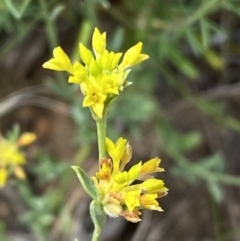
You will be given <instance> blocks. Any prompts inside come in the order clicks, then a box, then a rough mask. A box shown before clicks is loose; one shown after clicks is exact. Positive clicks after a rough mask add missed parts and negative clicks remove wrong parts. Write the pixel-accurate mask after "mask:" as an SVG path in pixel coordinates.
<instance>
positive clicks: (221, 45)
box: [0, 0, 240, 241]
mask: <svg viewBox="0 0 240 241" xmlns="http://www.w3.org/2000/svg"><path fill="white" fill-rule="evenodd" d="M239 15H240V2H239V1H238V0H228V1H224V0H202V1H199V0H189V1H186V0H173V1H171V0H163V1H156V0H155V1H153V0H149V1H146V0H132V1H127V0H118V1H117V0H115V1H107V0H105V1H101V0H88V1H87V0H85V1H77V0H72V1H63V0H62V1H61V0H48V1H47V0H38V1H37V0H36V1H33V0H21V1H20V0H19V1H16V0H15V1H14V0H3V1H1V2H0V43H1V44H0V60H1V63H0V71H1V78H0V80H1V81H0V98H1V99H0V121H1V132H3V133H6V132H8V131H9V129H11V126H12V125H13V124H14V123H15V122H18V123H19V124H20V125H21V126H22V128H23V130H27V131H35V132H36V134H37V135H38V136H39V138H38V143H37V144H35V145H33V147H30V148H29V150H27V152H26V153H27V156H28V164H27V165H25V169H26V173H27V179H26V180H25V182H19V181H17V180H11V181H10V182H8V185H7V186H6V187H5V188H3V189H1V190H0V217H1V222H0V240H7V241H13V240H25V241H26V240H31V241H32V240H34V241H35V240H37V241H45V240H74V239H75V238H78V240H81V241H85V240H89V239H90V238H89V237H90V235H91V228H92V227H91V221H90V219H89V218H88V214H87V213H88V210H87V205H86V203H87V202H88V199H87V198H86V197H85V196H84V194H83V192H82V190H81V187H80V186H79V184H78V182H77V180H76V177H75V175H74V173H73V172H72V171H71V170H70V168H69V167H70V166H71V165H73V164H74V165H83V166H84V167H85V168H86V169H87V170H88V172H89V173H93V172H94V171H95V170H96V168H97V161H96V160H95V162H94V158H96V155H95V153H96V150H95V149H96V143H95V142H96V136H95V126H94V123H93V122H92V121H91V118H90V115H89V113H88V111H87V110H86V109H83V108H82V107H81V98H82V96H81V95H80V94H79V90H78V87H77V86H75V85H70V84H68V83H67V77H66V76H65V75H64V74H62V73H59V74H57V75H54V76H53V75H52V73H50V72H48V71H46V70H42V69H41V65H42V63H43V62H44V61H46V60H47V59H49V56H51V55H52V49H53V48H54V47H56V46H59V45H61V47H62V48H63V49H64V50H65V51H66V52H67V53H69V54H70V55H71V56H72V60H74V59H76V56H77V51H78V43H79V42H83V43H84V44H86V45H88V46H90V45H91V39H90V37H91V35H92V31H93V28H94V27H95V26H98V28H99V29H100V30H101V31H107V38H108V46H109V49H112V50H114V51H120V52H121V51H125V50H126V49H127V48H128V47H130V46H132V45H133V44H135V43H137V42H138V41H142V42H143V43H144V45H143V46H144V51H143V52H144V53H146V54H148V55H149V56H150V59H149V60H148V61H146V63H144V64H143V65H142V66H141V67H138V68H137V69H136V70H134V71H133V72H132V73H131V74H130V76H129V80H130V81H132V82H133V85H132V86H130V87H128V89H127V90H126V92H125V93H124V94H123V95H122V96H121V98H120V99H118V100H117V101H116V103H115V106H114V108H112V110H111V118H110V120H109V122H110V124H109V126H108V135H109V136H110V137H111V138H113V139H114V138H116V137H117V136H119V133H121V135H123V136H124V135H126V136H128V137H129V138H128V139H130V140H131V144H132V145H133V148H135V153H136V152H138V155H137V156H136V157H135V158H136V161H138V160H137V159H147V158H148V155H149V156H150V154H151V156H152V154H153V155H156V156H157V155H159V156H162V163H163V164H162V166H163V167H164V168H165V170H166V173H165V174H164V175H165V176H166V178H165V179H166V183H167V186H168V187H169V189H170V193H169V195H168V197H166V200H163V204H162V207H163V208H164V210H165V212H164V214H156V215H155V214H154V215H153V217H150V216H149V214H146V220H147V222H148V223H151V225H150V226H147V225H145V226H143V225H138V226H137V228H136V227H135V226H134V228H133V226H124V225H125V223H123V222H120V223H118V228H117V229H116V228H115V227H114V226H111V225H114V224H111V222H110V223H109V224H108V226H107V227H106V229H107V231H106V234H105V235H104V237H103V240H133V241H135V240H149V241H155V240H156V241H157V240H170V241H171V240H176V239H177V240H184V241H185V240H215V241H227V240H229V241H232V240H233V241H238V240H240V231H239V219H240V208H239V205H238V203H239V201H240V195H239V186H240V176H239V173H240V165H239V163H240V162H239V157H240V152H239V148H238V146H239V145H240V141H239V140H240V138H239V137H240V135H239V131H240V121H239V117H240V116H239V108H240V101H239V100H240V99H239V97H240V83H239V77H240V71H239V65H240V63H239V60H238V59H239V56H240V37H239V29H240V17H239ZM122 133H124V134H122ZM143 219H144V217H143ZM159 220H161V221H160V222H161V224H159ZM114 222H117V221H116V220H114ZM114 222H112V223H114ZM143 223H144V221H143ZM119 227H121V228H119ZM111 230H113V231H112V232H111ZM116 230H118V232H117V231H116ZM141 232H142V233H141ZM139 233H141V234H142V235H141V237H139ZM114 235H115V236H114ZM140 238H142V239H140Z"/></svg>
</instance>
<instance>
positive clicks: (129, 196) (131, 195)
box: [124, 190, 141, 212]
mask: <svg viewBox="0 0 240 241" xmlns="http://www.w3.org/2000/svg"><path fill="white" fill-rule="evenodd" d="M140 194H141V190H134V191H129V192H127V193H126V195H125V197H124V202H125V204H126V206H127V207H128V210H129V211H130V212H132V211H133V210H134V209H135V208H137V207H139V206H140V205H141V204H140V202H139V198H140Z"/></svg>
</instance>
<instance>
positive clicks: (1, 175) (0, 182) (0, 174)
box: [0, 168, 7, 188]
mask: <svg viewBox="0 0 240 241" xmlns="http://www.w3.org/2000/svg"><path fill="white" fill-rule="evenodd" d="M6 180H7V170H6V169H5V168H0V188H1V187H4V186H5V183H6Z"/></svg>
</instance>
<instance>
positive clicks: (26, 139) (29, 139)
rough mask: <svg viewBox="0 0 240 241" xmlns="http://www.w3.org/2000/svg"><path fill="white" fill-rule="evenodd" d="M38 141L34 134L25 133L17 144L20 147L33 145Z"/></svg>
mask: <svg viewBox="0 0 240 241" xmlns="http://www.w3.org/2000/svg"><path fill="white" fill-rule="evenodd" d="M36 139H37V136H36V134H35V133H33V132H26V133H23V134H22V135H21V136H20V138H19V139H18V142H17V144H18V145H19V146H27V145H29V144H31V143H33V142H34V141H35V140H36Z"/></svg>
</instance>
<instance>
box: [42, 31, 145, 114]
mask: <svg viewBox="0 0 240 241" xmlns="http://www.w3.org/2000/svg"><path fill="white" fill-rule="evenodd" d="M92 49H93V53H92V51H91V50H89V49H88V48H87V47H85V46H84V45H83V44H82V43H80V44H79V55H80V59H81V61H82V63H83V64H81V63H79V62H78V61H76V62H75V63H74V64H73V65H72V63H71V61H70V59H69V57H68V56H67V55H66V53H65V52H64V51H63V50H62V49H61V47H57V48H55V49H54V50H53V56H54V58H52V59H50V60H49V61H47V62H45V63H44V64H43V67H44V68H47V69H51V70H56V71H67V72H68V73H69V74H70V76H69V79H68V82H69V83H75V84H79V85H80V89H81V90H82V93H83V95H84V101H83V107H89V108H91V110H92V111H93V112H94V113H95V114H96V115H97V117H98V118H102V116H103V113H104V111H105V109H106V107H107V105H108V104H109V103H111V100H112V99H113V98H114V97H116V96H118V95H119V93H121V92H122V91H123V90H124V89H125V88H126V87H127V86H128V85H130V84H131V82H128V81H127V77H128V75H129V73H130V70H131V69H130V68H131V67H133V66H135V65H137V64H139V63H141V62H143V61H145V60H146V59H148V58H149V56H148V55H146V54H142V53H141V51H142V43H141V42H139V43H137V44H136V45H135V46H133V47H132V48H130V49H129V50H128V51H127V52H126V53H125V54H124V56H123V60H122V62H121V63H120V64H119V61H120V59H121V57H122V55H123V54H122V53H115V52H109V51H108V50H107V49H106V33H105V32H104V33H100V31H99V30H98V29H97V28H95V29H94V32H93V36H92ZM93 86H94V87H93ZM93 88H94V90H93Z"/></svg>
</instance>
